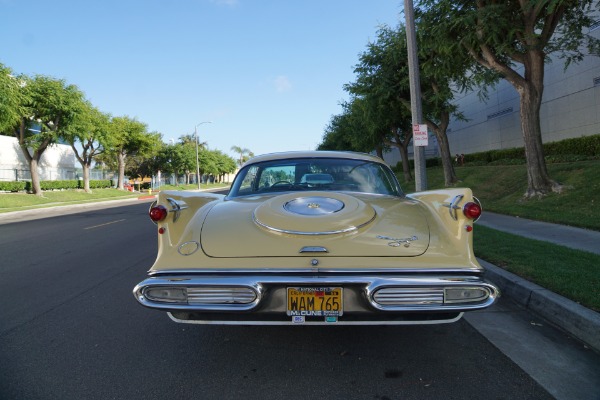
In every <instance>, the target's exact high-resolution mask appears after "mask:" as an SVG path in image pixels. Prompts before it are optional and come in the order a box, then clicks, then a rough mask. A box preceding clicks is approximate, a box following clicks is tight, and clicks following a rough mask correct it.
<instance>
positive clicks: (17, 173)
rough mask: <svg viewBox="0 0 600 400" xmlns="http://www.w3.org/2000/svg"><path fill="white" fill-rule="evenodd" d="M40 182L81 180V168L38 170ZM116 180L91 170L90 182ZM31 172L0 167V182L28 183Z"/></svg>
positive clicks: (104, 173) (111, 174)
mask: <svg viewBox="0 0 600 400" xmlns="http://www.w3.org/2000/svg"><path fill="white" fill-rule="evenodd" d="M39 172H40V180H42V181H68V180H74V179H83V170H82V169H81V168H40V169H39ZM108 179H114V180H116V174H115V172H113V171H107V170H95V169H94V170H91V171H90V180H108ZM30 180H31V172H30V171H29V170H28V169H18V168H2V167H0V181H9V182H14V181H30Z"/></svg>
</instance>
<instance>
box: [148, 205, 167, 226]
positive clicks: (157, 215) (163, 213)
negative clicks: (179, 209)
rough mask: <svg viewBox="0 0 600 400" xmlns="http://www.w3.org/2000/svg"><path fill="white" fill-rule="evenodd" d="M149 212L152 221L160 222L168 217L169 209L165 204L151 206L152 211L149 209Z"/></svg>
mask: <svg viewBox="0 0 600 400" xmlns="http://www.w3.org/2000/svg"><path fill="white" fill-rule="evenodd" d="M148 214H149V215H150V219H151V220H152V221H154V222H160V221H162V220H164V219H165V218H167V215H168V214H169V211H167V208H166V207H165V206H154V207H152V208H150V211H148Z"/></svg>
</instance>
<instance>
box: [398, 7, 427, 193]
mask: <svg viewBox="0 0 600 400" xmlns="http://www.w3.org/2000/svg"><path fill="white" fill-rule="evenodd" d="M404 16H405V18H406V42H407V47H408V76H409V81H410V109H411V114H412V123H413V127H414V126H415V125H419V124H421V122H422V121H423V111H422V108H421V78H420V74H419V57H418V54H417V38H416V33H415V10H414V6H413V1H412V0H404ZM413 154H414V161H415V189H416V191H417V192H420V191H423V190H427V169H426V167H425V149H424V148H423V147H422V146H415V142H414V138H413Z"/></svg>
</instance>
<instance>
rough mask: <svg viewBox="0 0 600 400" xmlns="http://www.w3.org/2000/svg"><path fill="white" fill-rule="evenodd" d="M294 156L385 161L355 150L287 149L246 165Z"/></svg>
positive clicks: (257, 158)
mask: <svg viewBox="0 0 600 400" xmlns="http://www.w3.org/2000/svg"><path fill="white" fill-rule="evenodd" d="M293 158H345V159H353V160H363V161H372V162H377V163H380V164H384V163H385V162H384V161H383V160H382V159H381V158H379V157H376V156H373V155H371V154H366V153H358V152H353V151H322V150H314V151H287V152H282V153H270V154H263V155H260V156H256V157H253V158H251V159H250V160H248V161H247V162H246V163H245V164H244V165H249V164H255V163H258V162H263V161H274V160H285V159H293Z"/></svg>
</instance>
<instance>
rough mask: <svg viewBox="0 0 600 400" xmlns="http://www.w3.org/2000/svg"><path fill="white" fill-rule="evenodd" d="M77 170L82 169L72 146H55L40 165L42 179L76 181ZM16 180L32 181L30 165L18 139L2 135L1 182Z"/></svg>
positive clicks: (43, 157) (45, 152)
mask: <svg viewBox="0 0 600 400" xmlns="http://www.w3.org/2000/svg"><path fill="white" fill-rule="evenodd" d="M77 168H80V165H79V162H78V161H77V160H76V158H75V153H74V152H73V149H72V148H71V146H68V145H64V144H55V145H53V146H50V147H48V149H46V151H44V153H43V154H42V158H41V159H40V164H39V172H40V178H41V179H42V180H60V179H75V178H76V170H77ZM16 178H18V179H19V180H21V179H30V175H29V165H28V164H27V160H26V159H25V156H24V155H23V152H22V151H21V148H20V147H19V142H18V141H17V139H16V138H14V137H11V136H1V135H0V180H4V181H14V180H15V179H16Z"/></svg>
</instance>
